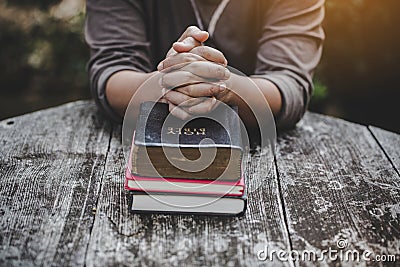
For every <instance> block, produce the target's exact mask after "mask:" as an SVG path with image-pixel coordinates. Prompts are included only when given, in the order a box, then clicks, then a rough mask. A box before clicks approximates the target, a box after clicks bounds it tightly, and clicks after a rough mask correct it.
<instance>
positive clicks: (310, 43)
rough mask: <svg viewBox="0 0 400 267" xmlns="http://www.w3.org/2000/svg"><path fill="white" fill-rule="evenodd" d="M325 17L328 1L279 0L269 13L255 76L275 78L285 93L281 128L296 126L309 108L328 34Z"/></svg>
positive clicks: (278, 118) (266, 18)
mask: <svg viewBox="0 0 400 267" xmlns="http://www.w3.org/2000/svg"><path fill="white" fill-rule="evenodd" d="M323 18H324V0H304V1H294V0H275V1H274V4H273V5H272V6H271V8H270V9H269V10H268V12H267V13H266V14H265V18H264V22H263V27H262V34H261V38H260V39H259V49H258V52H257V62H256V69H255V75H253V77H259V78H265V79H267V80H269V81H271V82H272V83H274V84H275V85H276V86H277V87H278V89H279V91H280V93H281V95H282V100H283V103H282V104H283V106H282V110H281V112H280V114H279V116H278V117H277V126H278V128H290V127H293V126H294V125H295V124H296V123H297V122H298V121H299V120H300V119H301V118H302V116H303V115H304V113H305V111H306V109H307V106H308V103H309V101H310V98H311V94H312V91H313V82H312V76H313V73H314V70H315V68H316V66H317V65H318V63H319V60H320V58H321V54H322V43H323V40H324V37H325V36H324V32H323V30H322V26H321V24H322V21H323Z"/></svg>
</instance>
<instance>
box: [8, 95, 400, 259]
mask: <svg viewBox="0 0 400 267" xmlns="http://www.w3.org/2000/svg"><path fill="white" fill-rule="evenodd" d="M120 128H121V127H120V126H118V125H112V124H110V123H109V122H107V121H106V120H105V119H104V118H103V117H101V116H100V115H98V114H97V111H96V108H95V106H94V104H93V103H92V102H90V101H78V102H74V103H69V104H66V105H63V106H60V107H56V108H51V109H47V110H43V111H38V112H34V113H31V114H27V115H23V116H20V117H15V118H11V119H7V120H4V121H1V122H0V141H1V148H0V151H1V166H0V175H1V189H0V214H1V219H0V229H1V238H0V242H1V247H0V265H2V266H4V265H20V266H30V265H44V266H48V265H57V266H67V265H73V266H80V265H87V266H114V265H129V266H133V265H141V266H144V265H157V266H158V265H187V266H190V265H219V266H220V265H224V266H225V265H226V266H238V265H240V266H255V265H264V264H267V265H268V264H269V265H273V266H275V265H286V266H293V265H313V264H318V265H326V264H333V265H334V264H340V263H341V264H343V265H353V264H356V262H354V261H347V260H346V259H343V258H339V259H337V260H336V261H335V260H334V258H333V259H332V258H324V260H323V261H319V260H317V261H314V262H309V261H301V260H300V261H292V260H290V257H289V259H288V261H281V260H279V259H277V258H275V259H274V261H272V262H271V261H270V260H269V259H267V260H266V261H262V259H263V258H262V257H263V256H265V255H263V254H262V250H264V249H265V248H266V247H268V252H269V253H270V252H271V251H273V250H274V251H276V252H278V251H280V250H284V251H287V252H290V253H292V257H293V258H294V257H295V256H296V253H297V254H299V255H300V253H304V252H306V251H314V252H315V253H316V254H317V255H320V256H321V255H323V254H322V253H323V250H329V249H330V248H331V249H338V247H339V246H343V249H342V251H345V250H346V251H348V250H351V251H353V250H357V251H359V252H360V254H361V253H363V252H365V251H371V252H373V255H374V256H376V255H387V256H390V255H395V256H396V257H397V259H396V261H397V264H400V258H399V255H400V177H399V170H400V149H399V148H400V146H399V145H400V135H397V134H394V133H390V132H387V131H384V130H381V129H378V128H375V127H366V126H362V125H358V124H354V123H350V122H346V121H343V120H340V119H335V118H331V117H328V116H323V115H318V114H314V113H310V112H309V113H307V114H306V115H305V117H304V119H303V120H302V122H301V123H300V124H299V125H298V127H297V128H296V129H295V130H293V131H290V132H287V133H284V134H281V135H280V136H279V138H278V144H277V154H276V160H275V166H274V167H275V168H272V171H268V170H267V169H266V168H264V167H263V166H264V165H263V163H264V162H265V160H266V159H265V158H263V153H254V154H252V155H251V157H250V159H249V160H248V161H247V162H246V164H245V169H246V179H247V180H248V181H259V182H260V183H261V184H260V186H259V187H258V189H257V190H255V191H253V192H251V193H250V194H249V196H248V209H247V212H246V214H245V216H244V217H238V218H237V217H234V218H223V217H200V216H190V215H186V216H183V215H182V216H180V215H174V216H172V215H133V214H130V213H129V212H128V207H127V205H128V204H127V197H126V193H125V191H124V188H123V183H124V167H125V160H124V156H123V151H122V146H121V141H120V140H121V129H120ZM340 242H342V243H340ZM260 251H261V252H260ZM276 255H277V254H275V256H276ZM281 256H282V255H281ZM260 259H261V260H260ZM281 259H282V258H281ZM387 260H389V257H388V258H387ZM391 261H392V262H391V264H393V265H395V264H396V263H393V259H391ZM365 263H366V262H365V261H361V263H360V264H361V265H364V264H365ZM375 264H377V262H372V261H371V262H367V265H375Z"/></svg>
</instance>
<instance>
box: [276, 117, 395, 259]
mask: <svg viewBox="0 0 400 267" xmlns="http://www.w3.org/2000/svg"><path fill="white" fill-rule="evenodd" d="M277 167H278V177H279V180H280V184H281V186H282V192H283V199H284V207H285V214H286V216H287V220H288V228H289V233H290V238H291V242H292V245H293V249H294V250H297V251H300V252H301V251H306V250H311V251H314V252H316V253H317V254H318V255H322V254H321V253H322V251H323V250H328V249H329V248H331V249H338V246H337V242H338V241H339V240H341V239H343V240H345V241H343V242H347V246H346V247H345V248H344V250H343V251H348V250H353V249H354V250H357V251H359V253H362V252H363V251H366V250H368V251H371V252H373V253H375V254H386V255H387V254H393V255H396V256H397V261H399V260H400V259H399V255H400V178H399V175H398V174H397V173H396V172H395V170H394V169H393V167H392V165H391V164H390V162H389V161H388V159H387V158H386V156H385V154H384V153H383V151H382V150H381V149H380V147H379V145H378V144H377V142H376V141H375V139H374V137H373V136H372V135H371V133H370V132H369V131H368V129H367V127H364V126H361V125H357V124H353V123H349V122H345V121H343V120H339V119H334V118H330V117H327V116H322V115H317V114H312V113H308V114H306V116H305V118H304V119H303V121H302V122H301V123H300V124H299V126H298V127H297V128H296V129H295V130H293V131H291V132H288V133H286V134H283V135H282V136H281V137H280V138H279V140H278V152H277ZM334 262H335V263H339V262H340V261H338V260H337V261H330V260H329V259H327V258H325V261H324V262H314V264H315V263H319V264H320V265H323V264H326V263H334ZM340 263H341V264H343V265H353V264H355V262H346V261H345V260H343V261H341V262H340ZM312 264H313V263H312V262H301V265H312ZM369 264H374V263H369ZM375 264H376V263H375Z"/></svg>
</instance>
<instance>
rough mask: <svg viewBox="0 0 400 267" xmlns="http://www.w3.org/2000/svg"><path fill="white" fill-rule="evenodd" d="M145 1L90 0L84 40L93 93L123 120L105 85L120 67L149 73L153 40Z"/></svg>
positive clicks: (103, 106)
mask: <svg viewBox="0 0 400 267" xmlns="http://www.w3.org/2000/svg"><path fill="white" fill-rule="evenodd" d="M144 16H145V15H144V10H143V4H142V2H141V1H129V0H87V1H86V22H85V39H86V43H87V44H88V45H89V47H90V60H89V63H88V69H89V79H90V87H91V92H92V96H93V97H94V99H95V101H96V104H97V106H98V107H99V108H100V109H101V110H102V111H103V112H104V113H106V114H107V115H108V116H109V117H111V118H112V119H114V120H116V121H119V122H120V121H121V117H120V116H119V115H117V113H116V112H114V111H113V109H112V108H111V107H110V105H109V103H108V101H107V98H106V95H105V87H106V83H107V80H108V78H109V77H110V76H111V75H112V74H114V73H115V72H118V71H121V70H134V71H139V72H150V71H151V63H150V43H149V41H148V37H147V34H146V25H145V17H144Z"/></svg>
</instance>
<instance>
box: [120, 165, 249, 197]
mask: <svg viewBox="0 0 400 267" xmlns="http://www.w3.org/2000/svg"><path fill="white" fill-rule="evenodd" d="M244 187H245V185H244V178H243V176H242V178H241V179H240V180H239V181H236V182H230V181H218V180H200V179H182V178H160V177H142V176H137V175H135V174H132V173H131V171H130V169H129V165H128V167H127V168H126V179H125V189H126V190H134V191H145V192H157V193H160V192H162V193H179V194H201V195H221V196H243V194H244Z"/></svg>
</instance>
